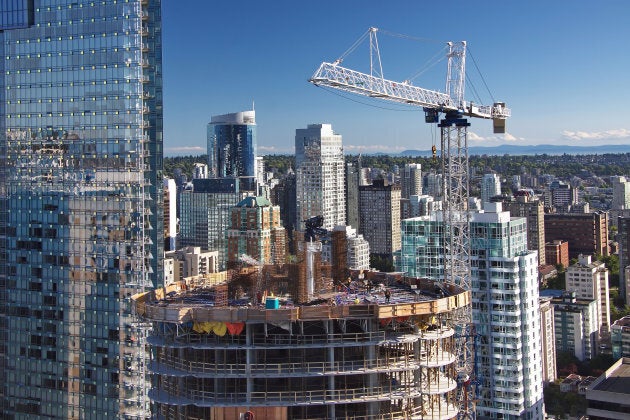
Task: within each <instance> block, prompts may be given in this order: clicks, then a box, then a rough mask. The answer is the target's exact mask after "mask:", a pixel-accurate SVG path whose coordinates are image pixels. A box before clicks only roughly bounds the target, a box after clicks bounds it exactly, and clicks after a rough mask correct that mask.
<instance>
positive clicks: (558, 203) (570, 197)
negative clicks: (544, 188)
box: [549, 181, 578, 212]
mask: <svg viewBox="0 0 630 420" xmlns="http://www.w3.org/2000/svg"><path fill="white" fill-rule="evenodd" d="M549 191H550V193H551V205H553V206H554V207H556V208H558V209H560V211H563V212H568V209H570V208H571V206H572V205H574V204H577V202H578V196H577V189H576V188H574V187H572V186H571V185H569V184H566V183H564V182H562V181H553V182H552V183H551V185H549Z"/></svg>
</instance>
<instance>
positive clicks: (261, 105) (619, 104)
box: [163, 0, 630, 156]
mask: <svg viewBox="0 0 630 420" xmlns="http://www.w3.org/2000/svg"><path fill="white" fill-rule="evenodd" d="M451 4H454V7H453V9H452V10H453V11H452V12H449V10H448V9H446V8H439V7H428V5H427V3H423V2H418V3H416V2H408V1H402V2H396V3H395V4H393V5H388V6H384V5H382V4H380V3H377V2H375V1H368V2H362V3H360V4H356V3H354V2H344V3H341V4H334V5H333V3H332V2H323V3H318V5H317V6H313V7H310V8H306V7H304V6H302V5H296V4H295V3H292V2H289V1H286V0H280V1H277V2H274V3H273V4H266V3H258V2H252V1H245V2H242V3H241V7H239V8H234V7H233V6H230V5H229V4H227V3H214V2H213V3H206V2H201V1H198V0H197V1H186V2H172V1H169V2H164V4H163V15H164V20H163V22H164V29H163V33H164V45H165V47H164V104H165V108H164V124H165V155H167V156H172V155H181V154H184V155H187V154H192V155H195V154H204V153H205V152H206V138H205V133H206V126H207V124H208V123H209V122H210V118H211V116H213V115H218V114H225V113H230V112H239V111H244V110H249V109H252V107H253V104H255V109H256V111H257V124H258V154H259V155H264V154H273V153H293V151H294V138H295V130H296V129H297V128H305V127H306V126H307V125H308V124H313V123H330V124H332V126H333V128H334V130H335V132H337V133H339V134H341V135H342V136H343V141H344V150H345V152H346V153H359V152H363V153H371V152H384V151H387V152H390V153H394V152H400V151H402V150H405V149H420V150H426V149H430V148H431V145H432V144H434V143H438V145H439V130H437V129H436V128H435V127H434V126H431V125H428V124H425V123H424V114H423V112H422V110H421V109H419V108H405V109H404V110H402V111H401V110H400V109H401V108H400V107H399V106H395V105H392V104H388V103H382V102H378V101H370V100H369V99H368V98H363V97H358V96H352V95H345V96H346V98H344V97H340V96H339V95H338V94H331V93H329V92H326V91H325V90H323V89H322V88H319V89H318V88H316V87H315V86H313V85H311V84H310V83H308V82H307V80H308V78H309V77H311V75H312V74H313V72H314V71H315V70H316V69H317V67H318V66H319V64H320V63H321V62H322V61H329V62H331V61H333V60H335V59H336V58H338V57H339V56H340V55H341V54H342V53H343V52H344V51H346V50H347V49H348V48H349V47H350V46H351V45H352V44H353V43H354V42H355V41H356V40H357V39H358V38H359V37H360V36H361V35H362V34H363V33H364V32H366V31H367V29H368V28H369V27H371V26H374V27H377V28H380V29H381V31H380V33H379V43H380V46H381V55H382V56H383V72H384V75H385V77H386V78H389V79H393V80H403V79H405V78H406V77H408V76H409V75H411V74H414V73H415V72H416V71H417V70H418V69H419V68H421V67H422V66H424V65H425V64H426V63H427V62H428V61H429V60H430V59H431V58H432V57H433V56H434V55H435V53H438V52H439V51H440V49H441V48H442V47H443V46H444V44H445V42H446V41H448V40H453V41H457V40H466V41H467V43H468V46H469V53H470V54H469V56H468V60H467V74H468V75H470V76H471V77H472V78H474V81H475V88H476V90H477V91H479V92H480V94H481V96H482V99H483V100H484V103H485V104H490V103H491V102H492V99H491V98H490V97H489V95H488V94H487V93H486V94H483V92H485V91H486V90H485V86H484V84H483V81H484V80H485V82H486V83H487V85H488V86H489V88H490V90H491V92H492V93H493V96H494V97H495V99H496V100H500V101H504V102H506V104H507V105H508V106H509V107H510V108H511V109H512V117H511V118H509V119H508V121H507V134H506V135H501V136H498V135H493V134H492V133H491V132H492V129H491V123H490V122H489V121H482V120H477V121H472V126H471V127H470V129H469V132H468V133H469V146H471V147H472V146H495V145H498V144H516V145H534V144H573V145H597V144H619V143H622V142H627V141H628V140H629V139H630V125H628V123H627V122H625V121H626V120H627V118H624V117H625V115H623V105H624V99H625V98H626V97H628V96H630V85H628V84H627V83H625V84H624V83H620V82H619V81H622V80H625V77H624V74H623V72H624V69H625V68H627V64H629V62H630V54H623V52H624V51H626V52H627V50H628V48H627V47H621V48H620V47H619V46H618V45H617V44H618V42H617V40H619V41H621V40H623V39H628V38H629V37H630V28H628V26H627V25H626V24H625V22H624V19H625V17H626V16H628V15H629V13H630V4H629V3H627V2H623V1H620V0H614V1H606V2H598V3H593V2H586V1H582V0H579V1H575V2H571V5H570V7H567V5H566V3H563V2H559V3H555V2H545V3H543V2H542V1H538V0H536V1H532V2H527V3H526V4H525V3H521V2H515V3H512V2H507V3H505V2H501V3H499V2H496V1H491V2H485V3H483V4H479V3H466V2H454V3H451ZM385 31H390V32H394V33H399V34H404V35H408V36H410V37H418V38H425V39H428V40H429V41H426V42H416V41H410V40H408V39H404V38H400V37H387V36H384V32H385ZM435 40H439V41H435ZM620 50H621V52H620ZM416 56H417V57H418V59H417V60H416V59H415V57H416ZM410 57H413V60H412V59H410ZM471 57H473V58H474V62H473V60H471ZM368 60H369V58H368V53H367V46H366V44H365V43H364V44H362V47H361V48H359V49H358V50H357V51H355V52H354V53H353V54H351V55H350V56H349V57H348V59H347V60H346V61H344V63H345V65H346V66H348V67H351V68H356V69H357V70H360V71H365V70H366V64H367V63H368ZM475 63H476V64H477V65H478V67H479V68H480V69H481V74H482V75H483V79H481V78H480V77H479V76H478V75H477V72H476V68H475ZM430 72H431V73H430V74H429V73H427V74H423V75H422V77H421V78H418V79H416V80H415V81H414V84H415V85H416V86H421V87H426V88H429V89H436V90H440V91H444V84H445V81H444V80H445V76H446V61H445V60H442V61H441V62H440V63H439V64H438V65H436V66H434V67H433V68H432V69H431V70H430ZM425 76H426V77H425ZM471 93H473V90H472V89H471V87H470V85H468V84H467V87H466V95H465V97H466V99H467V100H470V99H472V98H473V96H472V95H471ZM366 104H367V105H366ZM383 108H387V109H383ZM391 109H397V110H398V111H392V110H391ZM384 145H386V146H384Z"/></svg>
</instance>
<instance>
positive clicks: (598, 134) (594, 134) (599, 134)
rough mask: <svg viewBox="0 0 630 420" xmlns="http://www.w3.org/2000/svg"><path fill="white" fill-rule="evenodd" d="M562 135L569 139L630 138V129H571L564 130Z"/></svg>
mask: <svg viewBox="0 0 630 420" xmlns="http://www.w3.org/2000/svg"><path fill="white" fill-rule="evenodd" d="M562 137H564V138H565V139H567V140H605V139H625V138H630V130H628V129H627V128H618V129H614V130H606V131H590V132H589V131H569V130H565V131H563V132H562Z"/></svg>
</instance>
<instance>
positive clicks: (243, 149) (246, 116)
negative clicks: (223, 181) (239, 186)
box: [208, 111, 256, 178]
mask: <svg viewBox="0 0 630 420" xmlns="http://www.w3.org/2000/svg"><path fill="white" fill-rule="evenodd" d="M255 158H256V118H255V112H254V111H245V112H238V113H234V114H225V115H218V116H215V117H212V121H211V122H210V124H208V168H209V170H210V173H211V176H214V177H218V178H223V177H241V176H256V166H255Z"/></svg>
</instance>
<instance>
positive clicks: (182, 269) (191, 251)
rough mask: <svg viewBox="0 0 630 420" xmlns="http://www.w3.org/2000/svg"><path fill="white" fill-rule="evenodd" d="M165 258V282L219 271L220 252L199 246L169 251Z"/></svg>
mask: <svg viewBox="0 0 630 420" xmlns="http://www.w3.org/2000/svg"><path fill="white" fill-rule="evenodd" d="M164 260H165V262H164V284H170V283H173V282H178V281H181V280H182V279H184V278H185V277H191V276H199V275H204V274H210V273H217V272H218V271H219V252H218V251H206V250H202V249H201V247H198V246H187V247H184V248H181V249H178V250H177V251H169V252H167V253H165V257H164Z"/></svg>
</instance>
